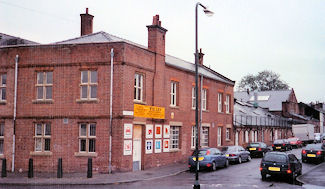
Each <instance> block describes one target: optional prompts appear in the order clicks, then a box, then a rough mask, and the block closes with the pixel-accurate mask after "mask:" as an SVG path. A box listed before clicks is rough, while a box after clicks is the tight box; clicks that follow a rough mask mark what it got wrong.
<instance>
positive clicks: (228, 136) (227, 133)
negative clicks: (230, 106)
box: [226, 128, 230, 140]
mask: <svg viewBox="0 0 325 189" xmlns="http://www.w3.org/2000/svg"><path fill="white" fill-rule="evenodd" d="M226 140H230V128H227V129H226Z"/></svg>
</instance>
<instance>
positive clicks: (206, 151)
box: [192, 150, 209, 156]
mask: <svg viewBox="0 0 325 189" xmlns="http://www.w3.org/2000/svg"><path fill="white" fill-rule="evenodd" d="M208 151H209V150H199V156H205V155H207V153H208ZM192 156H196V151H194V152H193V154H192Z"/></svg>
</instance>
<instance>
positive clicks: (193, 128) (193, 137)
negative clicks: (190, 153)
mask: <svg viewBox="0 0 325 189" xmlns="http://www.w3.org/2000/svg"><path fill="white" fill-rule="evenodd" d="M195 142H196V126H192V136H191V148H195Z"/></svg>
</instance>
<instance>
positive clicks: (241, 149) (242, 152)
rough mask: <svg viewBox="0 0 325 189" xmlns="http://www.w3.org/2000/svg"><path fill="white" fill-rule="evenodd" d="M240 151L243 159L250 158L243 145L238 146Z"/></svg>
mask: <svg viewBox="0 0 325 189" xmlns="http://www.w3.org/2000/svg"><path fill="white" fill-rule="evenodd" d="M238 151H239V153H240V154H241V156H242V157H243V159H245V160H247V159H248V152H247V151H246V150H245V149H244V148H243V147H241V146H238Z"/></svg>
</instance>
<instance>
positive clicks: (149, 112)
mask: <svg viewBox="0 0 325 189" xmlns="http://www.w3.org/2000/svg"><path fill="white" fill-rule="evenodd" d="M134 117H145V118H153V119H165V108H163V107H158V106H146V105H140V104H134Z"/></svg>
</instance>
